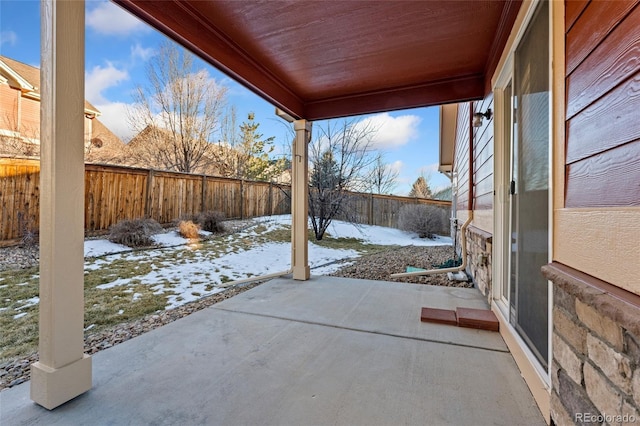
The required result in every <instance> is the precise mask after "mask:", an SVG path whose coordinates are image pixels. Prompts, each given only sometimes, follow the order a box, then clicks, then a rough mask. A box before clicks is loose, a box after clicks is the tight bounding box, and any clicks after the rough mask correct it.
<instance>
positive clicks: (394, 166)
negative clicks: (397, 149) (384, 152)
mask: <svg viewBox="0 0 640 426" xmlns="http://www.w3.org/2000/svg"><path fill="white" fill-rule="evenodd" d="M389 166H390V168H391V170H393V171H394V172H398V173H402V169H404V163H403V162H402V161H401V160H396V161H394V162H393V163H391V164H390V165H389Z"/></svg>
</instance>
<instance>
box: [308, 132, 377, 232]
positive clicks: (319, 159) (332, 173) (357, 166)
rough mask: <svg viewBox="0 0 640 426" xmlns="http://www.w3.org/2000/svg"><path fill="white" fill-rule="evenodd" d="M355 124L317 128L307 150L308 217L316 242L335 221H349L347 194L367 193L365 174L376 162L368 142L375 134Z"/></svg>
mask: <svg viewBox="0 0 640 426" xmlns="http://www.w3.org/2000/svg"><path fill="white" fill-rule="evenodd" d="M356 124H357V123H356V122H350V121H343V122H341V123H340V124H337V125H336V124H334V123H332V122H330V121H329V122H327V123H326V125H325V126H324V127H322V126H318V129H319V135H318V137H317V138H316V140H315V141H314V142H313V143H312V144H311V146H310V147H309V159H310V161H311V169H312V170H311V175H310V186H309V217H310V218H311V224H312V226H313V231H314V234H315V237H316V240H322V237H323V236H324V233H325V231H326V230H327V228H328V226H329V225H330V224H331V221H332V220H333V219H334V218H335V217H337V216H339V215H340V216H343V217H346V218H349V215H350V213H351V212H349V211H348V208H347V206H346V202H345V201H346V198H347V195H348V194H347V191H362V190H364V189H366V186H367V184H366V171H367V170H368V168H369V167H370V166H371V164H372V163H373V162H374V161H375V159H374V158H373V155H372V152H371V142H372V138H373V136H374V134H375V131H376V130H375V129H374V128H372V127H371V126H368V125H366V126H362V125H356Z"/></svg>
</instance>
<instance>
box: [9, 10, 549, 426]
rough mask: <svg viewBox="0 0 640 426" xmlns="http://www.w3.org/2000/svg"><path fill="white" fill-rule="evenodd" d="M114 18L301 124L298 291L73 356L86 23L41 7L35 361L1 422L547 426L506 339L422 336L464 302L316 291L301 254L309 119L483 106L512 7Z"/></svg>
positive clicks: (284, 287)
mask: <svg viewBox="0 0 640 426" xmlns="http://www.w3.org/2000/svg"><path fill="white" fill-rule="evenodd" d="M116 3H118V4H119V5H120V6H122V7H124V8H125V9H127V10H128V11H129V12H131V13H132V14H134V15H136V16H137V17H138V18H140V19H142V20H143V21H145V22H147V23H148V24H150V25H151V26H153V27H155V28H156V29H158V30H159V31H161V32H162V33H164V34H166V35H167V36H169V37H171V38H173V39H174V40H175V41H177V42H179V43H181V44H182V45H184V46H185V47H187V48H189V49H191V50H192V51H194V52H195V53H196V54H198V55H199V56H200V57H202V58H203V59H205V60H206V61H208V62H209V63H211V64H213V65H215V66H217V67H218V68H220V69H221V70H223V71H225V72H227V73H228V75H229V76H230V77H232V78H234V79H236V80H237V81H239V82H241V83H243V84H244V85H245V86H247V87H248V88H249V89H251V90H252V91H254V92H255V93H257V94H259V95H260V96H262V97H263V98H264V99H265V100H267V101H269V102H270V103H272V104H273V105H274V106H275V107H277V108H278V111H279V115H280V116H281V117H283V118H285V119H287V120H288V121H291V122H293V124H294V130H295V134H296V136H295V140H294V142H293V158H292V216H293V223H292V237H291V239H292V260H291V268H290V270H288V271H283V274H287V273H291V274H292V278H286V279H277V280H274V281H272V282H270V283H268V284H265V285H262V286H260V287H259V288H257V289H254V290H251V291H249V292H247V293H246V294H244V295H242V296H241V297H238V298H236V299H234V300H231V301H228V302H225V303H223V304H220V305H217V306H216V307H214V308H210V309H207V310H205V311H202V312H199V313H197V314H195V315H192V316H191V317H189V318H185V319H183V320H180V321H178V322H176V323H174V324H172V325H170V326H167V327H163V328H162V329H159V330H155V331H153V332H150V333H148V334H147V335H144V336H142V337H139V338H136V339H134V340H133V341H130V342H127V343H125V344H122V345H119V346H117V347H115V348H113V349H109V350H107V351H105V352H103V353H100V354H98V355H96V356H95V360H96V361H95V362H92V357H90V356H88V355H86V354H84V353H83V315H84V311H83V310H84V305H83V291H84V288H83V243H84V238H83V237H84V227H83V202H84V199H83V193H84V191H83V184H84V183H83V182H84V181H83V170H84V167H83V154H84V153H83V144H82V141H83V104H84V49H85V46H84V45H85V43H84V14H85V10H84V2H82V1H53V0H44V1H43V2H42V9H41V10H42V12H41V22H42V37H41V39H42V51H41V62H42V66H41V81H42V83H41V84H42V103H41V105H42V108H41V117H42V123H41V146H42V156H41V185H40V186H41V192H42V197H41V206H40V226H41V229H40V270H41V276H40V324H39V326H40V331H39V333H40V344H39V356H40V358H39V361H38V362H37V363H35V364H34V365H33V366H32V375H31V383H30V385H28V384H27V385H21V386H19V387H17V388H15V389H11V390H9V391H6V392H3V393H2V394H0V398H1V401H0V403H1V406H0V413H1V416H2V417H1V418H0V420H1V421H2V423H3V424H4V423H5V422H6V423H8V424H38V423H41V424H56V423H58V424H78V423H80V424H82V423H89V422H90V423H94V422H95V421H96V419H100V422H103V423H111V424H120V423H125V424H137V423H153V424H155V423H158V424H163V423H166V424H194V423H219V424H229V423H233V424H251V423H260V424H327V423H331V424H336V423H339V424H398V423H401V424H410V423H419V424H425V423H427V424H429V423H432V424H433V423H436V424H442V423H444V424H469V423H474V424H487V423H492V424H500V422H503V423H504V424H517V423H522V424H535V423H536V422H540V423H542V421H543V419H542V416H541V415H540V412H539V411H538V408H537V407H536V405H535V403H534V400H533V398H532V396H531V394H530V393H529V391H528V390H527V387H526V385H525V383H524V381H523V380H522V379H521V378H520V375H519V372H518V369H517V367H516V365H515V363H514V361H513V358H512V357H511V355H510V354H509V352H508V351H507V349H506V346H505V344H504V342H503V341H502V339H501V338H500V335H498V334H492V333H490V332H484V331H476V330H468V329H459V328H456V327H452V326H444V325H436V324H423V323H421V322H420V317H419V315H420V308H421V306H430V307H436V308H455V307H458V306H470V307H485V305H484V303H485V302H484V301H483V300H482V298H481V296H480V294H479V293H477V292H476V291H475V290H452V289H448V288H431V287H428V286H414V285H399V284H391V283H383V282H360V281H349V282H343V281H341V280H337V279H334V278H317V277H314V278H312V279H310V269H309V262H308V252H307V250H308V244H307V243H308V241H307V238H308V236H307V235H308V234H307V216H308V199H307V196H308V192H307V191H308V178H309V176H308V146H307V144H308V142H309V140H310V135H311V131H312V126H311V124H312V122H313V121H314V120H322V119H330V118H337V117H345V116H351V115H358V114H366V113H373V112H380V111H390V110H397V109H404V108H413V107H424V106H432V105H440V104H444V103H452V102H462V101H468V100H473V99H480V98H482V96H484V95H485V94H486V93H488V92H489V91H490V87H491V81H490V78H491V76H492V74H493V71H494V70H495V69H496V67H497V64H498V62H499V61H500V60H501V59H500V58H501V52H502V49H503V47H504V45H505V43H506V41H507V38H508V37H509V36H510V30H511V28H512V26H513V23H514V21H515V19H516V16H517V14H518V10H519V9H520V6H521V2H520V1H517V0H514V1H505V2H495V1H461V2H449V1H442V2H436V1H433V2H337V1H336V2H244V3H243V2H233V1H231V2H225V1H216V2H201V1H180V2H178V1H171V2H169V1H167V2H146V1H133V0H117V1H116ZM345 29H348V30H345ZM29 389H30V395H29ZM30 400H33V401H35V402H36V403H37V404H39V405H41V406H42V407H46V408H47V409H50V410H53V409H54V408H56V407H57V408H56V410H55V411H53V412H48V411H47V410H46V409H45V408H41V407H38V406H36V405H34V404H33V403H31V402H30Z"/></svg>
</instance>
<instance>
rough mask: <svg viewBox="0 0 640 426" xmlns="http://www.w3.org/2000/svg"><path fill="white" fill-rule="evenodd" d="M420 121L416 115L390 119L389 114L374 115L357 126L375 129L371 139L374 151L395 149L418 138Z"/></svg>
mask: <svg viewBox="0 0 640 426" xmlns="http://www.w3.org/2000/svg"><path fill="white" fill-rule="evenodd" d="M421 120H422V119H421V118H420V117H418V116H417V115H401V116H398V117H392V116H391V115H389V113H387V112H385V113H382V114H376V115H373V116H371V117H367V118H365V119H364V120H362V121H360V122H359V123H358V124H357V125H358V126H362V127H364V126H370V127H371V128H373V129H377V131H376V134H375V136H374V137H373V141H372V142H373V147H374V148H376V149H385V148H395V147H399V146H402V145H405V144H407V143H408V142H409V141H410V140H412V139H416V138H417V137H418V124H420V121H421Z"/></svg>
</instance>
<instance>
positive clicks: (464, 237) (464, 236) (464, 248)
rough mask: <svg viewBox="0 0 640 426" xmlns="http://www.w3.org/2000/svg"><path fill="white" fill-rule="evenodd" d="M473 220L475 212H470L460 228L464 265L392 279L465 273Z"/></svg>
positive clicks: (409, 273) (403, 274)
mask: <svg viewBox="0 0 640 426" xmlns="http://www.w3.org/2000/svg"><path fill="white" fill-rule="evenodd" d="M472 220H473V210H470V211H469V218H468V219H467V220H466V221H465V222H464V224H463V225H462V227H461V228H460V244H461V245H462V254H461V257H462V264H461V265H460V266H456V267H453V268H441V269H429V270H427V271H415V272H402V273H399V274H391V275H390V277H391V278H404V277H419V276H422V275H435V274H446V273H448V272H460V271H464V270H465V268H466V267H467V232H466V231H467V227H468V226H469V224H470V223H471V221H472Z"/></svg>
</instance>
